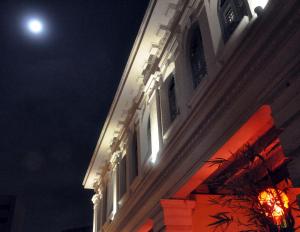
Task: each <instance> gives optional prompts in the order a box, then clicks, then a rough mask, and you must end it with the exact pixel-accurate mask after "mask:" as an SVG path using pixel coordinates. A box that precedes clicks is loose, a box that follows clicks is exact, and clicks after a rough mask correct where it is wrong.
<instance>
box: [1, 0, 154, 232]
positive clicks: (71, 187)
mask: <svg viewBox="0 0 300 232" xmlns="http://www.w3.org/2000/svg"><path fill="white" fill-rule="evenodd" d="M148 2H149V0H95V1H92V0H49V1H44V0H35V1H34V0H32V1H29V0H1V1H0V23H1V24H0V46H1V47H0V107H1V110H0V136H1V137H0V194H13V195H17V196H18V198H19V200H20V201H21V203H22V204H23V205H24V209H25V218H24V219H25V221H24V230H23V231H24V232H56V231H57V232H60V231H61V230H63V229H68V228H73V227H80V226H87V225H91V224H92V203H91V200H90V199H91V196H92V191H88V190H84V189H83V187H82V181H83V178H84V175H85V172H86V170H87V167H88V164H89V161H90V159H91V156H92V153H93V150H94V148H95V146H96V142H97V139H98V136H99V133H100V130H101V128H102V125H103V123H104V120H105V118H106V115H107V113H108V110H109V107H110V104H111V102H112V99H113V96H114V93H115V91H116V88H117V85H118V82H119V80H120V78H121V75H122V72H123V69H124V67H125V64H126V62H127V59H128V56H129V53H130V50H131V48H132V46H133V43H134V39H135V37H136V35H137V32H138V29H139V26H140V24H141V21H142V19H143V16H144V13H145V10H146V8H147V5H148ZM31 15H33V16H39V17H40V18H42V20H43V21H44V22H45V27H46V31H45V33H44V34H42V35H40V36H29V34H28V32H26V30H25V28H24V25H23V24H24V19H26V17H29V16H31Z"/></svg>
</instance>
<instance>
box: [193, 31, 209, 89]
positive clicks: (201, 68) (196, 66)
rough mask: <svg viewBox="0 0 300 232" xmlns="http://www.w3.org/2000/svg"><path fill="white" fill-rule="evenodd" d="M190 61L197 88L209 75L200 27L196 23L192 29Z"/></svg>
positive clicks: (194, 84) (194, 83)
mask: <svg viewBox="0 0 300 232" xmlns="http://www.w3.org/2000/svg"><path fill="white" fill-rule="evenodd" d="M190 62H191V68H192V78H193V86H194V88H196V87H197V86H198V85H199V83H200V81H201V80H202V79H203V78H204V77H205V76H206V75H207V68H206V61H205V55H204V49H203V43H202V36H201V32H200V28H199V26H198V25H195V26H194V27H193V28H192V31H191V39H190Z"/></svg>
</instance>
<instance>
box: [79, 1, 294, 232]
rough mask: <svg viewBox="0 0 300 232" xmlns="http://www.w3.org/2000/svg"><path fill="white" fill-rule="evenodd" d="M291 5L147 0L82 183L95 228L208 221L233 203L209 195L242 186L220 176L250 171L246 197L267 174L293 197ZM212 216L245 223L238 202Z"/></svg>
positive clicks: (205, 227)
mask: <svg viewBox="0 0 300 232" xmlns="http://www.w3.org/2000/svg"><path fill="white" fill-rule="evenodd" d="M299 11H300V10H299V3H298V1H296V0H290V1H281V0H270V1H269V2H268V1H259V0H248V1H247V0H245V1H243V0H182V1H180V0H156V1H155V0H152V1H150V3H149V7H148V9H147V11H146V14H145V17H144V20H143V22H142V24H141V27H140V30H139V32H138V36H137V38H136V41H135V44H134V46H133V48H132V51H131V54H130V57H129V60H128V62H127V65H126V67H125V70H124V73H123V76H122V79H121V81H120V85H119V88H118V90H117V93H116V95H115V98H114V101H113V103H112V106H111V109H110V111H109V114H108V116H107V119H106V122H105V124H104V127H103V129H102V132H101V134H100V137H99V140H98V143H97V145H96V149H95V152H94V154H93V157H92V160H91V162H90V165H89V168H88V171H87V173H86V177H85V179H84V183H83V185H84V187H85V188H87V189H94V191H95V195H94V197H93V199H92V201H93V203H94V232H98V231H105V232H106V231H107V232H121V231H124V232H135V231H139V232H147V231H154V232H158V231H167V232H171V231H172V232H173V231H185V232H188V231H189V232H191V231H214V229H215V228H212V227H210V226H209V224H211V225H213V224H214V221H213V219H215V218H213V217H211V216H212V215H216V214H218V213H221V212H224V211H226V210H229V208H230V207H221V206H219V205H212V204H211V197H212V196H216V195H222V196H224V195H225V196H237V195H239V194H240V193H238V192H237V191H236V192H234V191H233V192H232V191H230V190H228V186H230V184H232V183H237V181H238V180H241V179H242V180H245V179H246V177H247V176H249V175H253V176H255V178H257V179H254V180H253V181H256V182H255V183H257V194H256V195H255V197H254V198H253V199H254V200H253V201H255V200H256V201H257V202H258V203H259V201H258V199H259V198H258V195H259V193H260V192H263V191H264V190H266V189H267V187H269V185H270V181H269V180H268V178H269V179H270V178H271V179H272V181H271V182H272V185H273V186H274V187H276V188H277V187H278V189H280V188H285V187H288V188H289V192H288V193H287V195H288V197H289V199H290V202H292V201H294V200H295V199H296V196H297V195H298V192H299V191H298V189H297V188H296V187H297V186H299V184H300V178H299V177H300V169H299V164H300V160H299V159H300V158H299V157H300V155H299V145H300V129H299V128H300V117H299V112H300V92H299V90H300V81H299V60H300V59H299V54H300V46H299V41H300V30H299ZM253 151H255V152H257V153H259V155H256V153H253ZM291 158H293V160H292V161H290V159H291ZM262 160H263V161H262ZM221 161H222V162H223V161H224V162H223V163H221ZM225 161H226V163H225ZM213 162H214V163H217V162H219V165H213ZM249 163H251V168H250V169H249V167H250V164H249ZM247 168H248V169H247ZM266 170H267V172H266ZM266 179H267V180H266ZM268 181H269V182H268ZM216 183H217V184H216ZM267 183H268V184H267ZM264 185H265V186H264ZM225 186H227V188H225ZM249 186H250V183H249ZM247 187H248V184H247V183H246V184H244V186H243V188H244V189H242V190H243V191H246V188H247ZM263 187H265V188H263ZM249 188H250V187H249ZM260 188H262V189H260ZM249 191H250V190H249ZM252 194H253V193H252ZM262 204H263V203H262ZM246 205H247V207H246V208H251V207H250V206H249V205H251V204H250V203H249V202H248V203H247V204H246ZM242 206H243V205H242V204H241V208H243V207H242ZM276 207H277V208H278V207H279V206H278V204H276ZM285 209H288V208H284V207H282V210H285ZM260 210H261V211H263V210H264V209H263V207H261V209H260ZM259 212H260V211H259ZM261 215H272V213H271V214H267V213H265V212H261ZM281 215H283V213H282V214H281ZM281 215H280V216H281ZM284 215H285V216H286V215H288V216H291V215H293V213H292V212H286V213H285V214H284ZM219 216H220V217H226V219H227V221H228V224H224V225H222V226H221V227H220V228H219V229H224V228H222V227H223V226H225V227H226V229H228V231H234V232H236V231H240V230H245V229H251V228H249V227H250V226H245V224H244V225H241V223H240V224H239V223H237V221H243V220H246V219H245V214H243V213H235V214H234V213H233V215H232V216H227V214H224V213H223V214H219ZM295 220H296V219H295ZM284 223H285V224H284ZM284 223H283V222H280V223H279V222H278V224H276V223H275V224H274V225H271V226H274V228H275V229H276V231H278V230H277V229H278V228H277V227H279V226H282V228H285V227H286V226H287V225H286V224H288V221H287V220H286V219H284ZM297 223H299V222H298V221H296V224H297ZM297 225H298V224H297ZM245 227H246V228H245ZM215 231H218V230H215Z"/></svg>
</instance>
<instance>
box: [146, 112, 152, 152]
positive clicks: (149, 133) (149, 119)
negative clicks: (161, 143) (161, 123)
mask: <svg viewBox="0 0 300 232" xmlns="http://www.w3.org/2000/svg"><path fill="white" fill-rule="evenodd" d="M147 140H148V143H147V146H148V152H147V156H149V155H151V153H152V141H151V118H150V115H149V117H148V123H147Z"/></svg>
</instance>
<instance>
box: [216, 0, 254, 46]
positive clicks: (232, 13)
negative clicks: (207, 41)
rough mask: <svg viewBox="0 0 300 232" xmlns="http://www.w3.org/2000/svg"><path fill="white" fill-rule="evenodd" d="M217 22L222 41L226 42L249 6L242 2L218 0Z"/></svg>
mask: <svg viewBox="0 0 300 232" xmlns="http://www.w3.org/2000/svg"><path fill="white" fill-rule="evenodd" d="M218 10H219V20H220V24H221V28H222V32H223V37H224V40H225V41H227V40H228V39H229V37H230V36H231V34H232V33H233V32H234V30H235V29H236V27H237V26H238V25H239V23H240V22H241V20H242V18H243V17H244V16H245V15H248V11H249V6H248V4H247V1H243V0H219V9H218Z"/></svg>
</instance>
